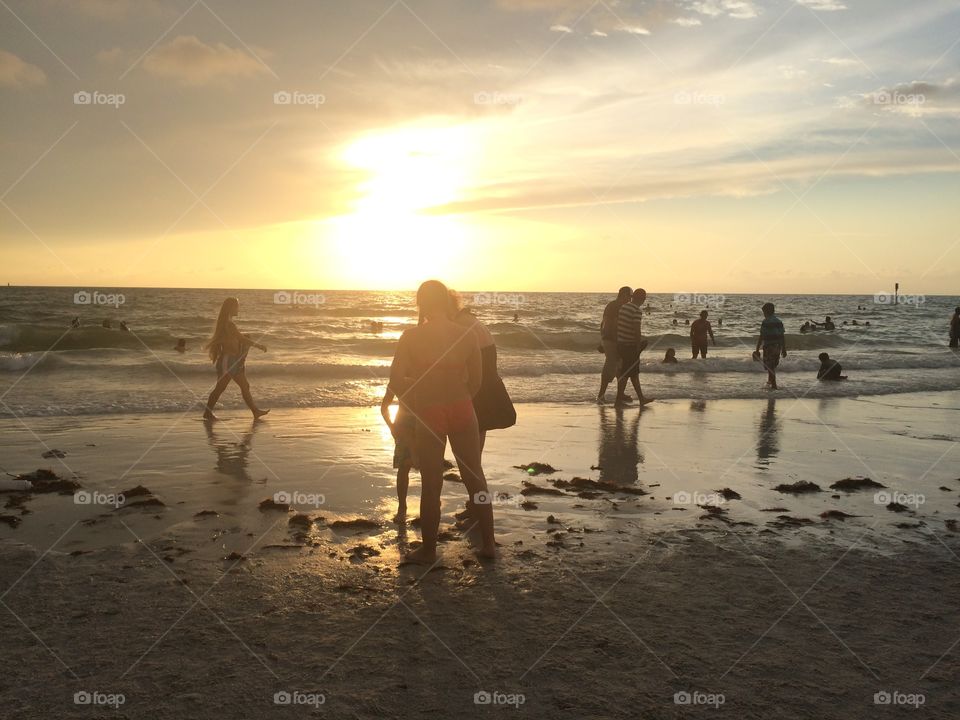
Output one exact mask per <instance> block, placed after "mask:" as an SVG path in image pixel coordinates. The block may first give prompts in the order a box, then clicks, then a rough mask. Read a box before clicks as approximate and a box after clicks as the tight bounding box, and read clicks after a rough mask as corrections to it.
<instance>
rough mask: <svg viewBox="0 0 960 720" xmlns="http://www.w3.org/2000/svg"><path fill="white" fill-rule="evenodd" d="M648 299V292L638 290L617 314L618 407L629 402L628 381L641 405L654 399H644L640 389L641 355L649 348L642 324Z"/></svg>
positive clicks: (641, 289)
mask: <svg viewBox="0 0 960 720" xmlns="http://www.w3.org/2000/svg"><path fill="white" fill-rule="evenodd" d="M646 299H647V291H646V290H644V289H643V288H637V289H636V290H634V291H633V297H632V298H630V302H628V303H625V304H624V305H623V306H622V307H621V308H620V312H619V313H618V314H617V353H618V354H619V355H620V377H619V379H618V380H617V401H616V404H617V405H625V404H627V402H628V400H627V399H626V397H625V395H624V391H625V390H626V389H627V380H628V379H629V380H630V382H631V383H633V389H634V390H636V392H637V399H638V400H639V402H640V404H641V405H646V404H647V403H648V402H651V401H652V400H653V398H646V399H645V398H644V397H643V390H641V389H640V353H641V352H642V351H643V349H644V348H645V347H646V346H647V341H646V340H644V339H643V333H642V332H641V330H642V328H641V324H642V323H643V308H642V307H641V305H643V303H644V301H645V300H646Z"/></svg>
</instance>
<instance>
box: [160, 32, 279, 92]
mask: <svg viewBox="0 0 960 720" xmlns="http://www.w3.org/2000/svg"><path fill="white" fill-rule="evenodd" d="M143 67H144V68H145V69H146V70H147V72H149V73H150V74H151V75H156V76H157V77H162V78H169V79H172V80H176V81H178V82H181V83H183V84H184V85H203V84H205V83H207V82H210V81H212V80H218V79H223V78H236V77H252V76H255V75H260V74H262V73H264V72H266V68H264V66H263V65H262V64H261V63H260V62H259V61H258V60H257V59H256V58H254V57H253V56H251V55H249V54H247V53H246V52H244V51H243V50H240V49H238V48H232V47H229V46H227V45H224V44H223V43H217V44H216V45H206V44H205V43H203V42H201V41H200V40H199V39H197V37H195V36H194V35H180V36H179V37H176V38H174V39H173V40H172V41H170V42H169V43H167V44H166V45H161V46H160V47H158V48H157V49H156V50H154V51H153V52H151V53H150V54H149V55H147V57H146V58H145V59H144V61H143Z"/></svg>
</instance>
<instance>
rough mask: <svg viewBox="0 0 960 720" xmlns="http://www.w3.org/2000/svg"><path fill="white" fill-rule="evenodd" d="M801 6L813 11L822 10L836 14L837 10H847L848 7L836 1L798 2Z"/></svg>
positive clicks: (814, 0)
mask: <svg viewBox="0 0 960 720" xmlns="http://www.w3.org/2000/svg"><path fill="white" fill-rule="evenodd" d="M797 2H798V3H799V4H800V5H803V6H804V7H808V8H810V9H811V10H822V11H824V12H835V11H837V10H846V9H847V6H846V5H844V4H843V3H842V2H836V0H797Z"/></svg>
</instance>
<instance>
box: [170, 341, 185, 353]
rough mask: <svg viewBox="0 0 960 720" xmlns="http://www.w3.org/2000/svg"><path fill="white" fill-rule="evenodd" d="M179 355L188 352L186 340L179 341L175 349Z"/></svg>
mask: <svg viewBox="0 0 960 720" xmlns="http://www.w3.org/2000/svg"><path fill="white" fill-rule="evenodd" d="M173 349H174V350H176V351H177V352H178V353H183V352H186V351H187V341H186V340H185V339H184V338H180V339H179V340H177V344H176V345H174V347H173Z"/></svg>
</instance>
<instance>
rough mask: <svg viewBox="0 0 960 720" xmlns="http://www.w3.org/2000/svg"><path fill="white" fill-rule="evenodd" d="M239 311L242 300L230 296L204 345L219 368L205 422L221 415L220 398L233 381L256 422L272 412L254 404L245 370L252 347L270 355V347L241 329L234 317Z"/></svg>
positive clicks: (205, 413)
mask: <svg viewBox="0 0 960 720" xmlns="http://www.w3.org/2000/svg"><path fill="white" fill-rule="evenodd" d="M239 312H240V301H239V300H237V298H235V297H229V298H227V299H226V300H224V301H223V304H222V305H221V306H220V314H219V315H218V316H217V324H216V325H215V326H214V328H213V335H211V337H210V340H209V342H208V343H207V344H206V345H205V346H204V347H205V349H206V350H207V352H208V354H209V355H210V361H211V362H212V363H213V364H214V365H215V366H216V368H217V384H216V385H214V387H213V390H212V391H211V392H210V396H209V397H208V398H207V406H206V409H205V410H204V412H203V419H204V420H216V419H217V416H216V415H214V414H213V407H214V406H215V405H216V404H217V400H219V399H220V396H221V395H222V394H223V391H224V390H226V389H227V385H229V384H230V381H231V380H233V381H234V382H235V383H236V384H237V385H238V386H239V387H240V392H241V394H242V395H243V401H244V402H245V403H246V404H247V407H248V408H250V412H252V413H253V419H254V420H258V419H260V418H261V417H263V416H264V415H266V414H267V413H268V412H270V411H269V410H261V409H260V408H259V407H257V403H256V402H254V400H253V395H252V394H251V393H250V383H249V382H248V381H247V375H246V369H245V367H244V364H245V363H246V360H247V352H248V351H249V350H250V348H252V347H255V348H258V349H259V350H261V351H263V352H266V351H267V346H266V345H262V344H260V343H258V342H256V341H255V340H252V339H251V338H250V337H248V336H247V335H244V334H243V333H242V332H240V331H239V330H238V329H237V326H236V325H235V324H234V322H233V318H234V317H236V315H237V313H239Z"/></svg>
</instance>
